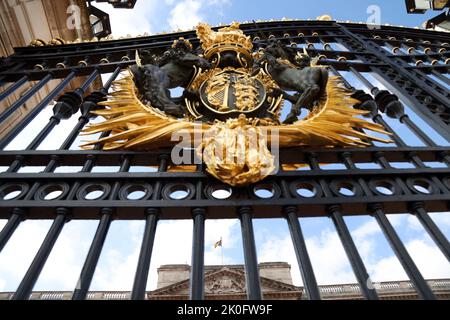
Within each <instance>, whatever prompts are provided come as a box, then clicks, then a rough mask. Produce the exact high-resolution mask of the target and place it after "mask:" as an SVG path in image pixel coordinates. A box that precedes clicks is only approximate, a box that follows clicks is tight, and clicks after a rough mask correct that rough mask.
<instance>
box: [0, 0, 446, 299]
mask: <svg viewBox="0 0 450 320" xmlns="http://www.w3.org/2000/svg"><path fill="white" fill-rule="evenodd" d="M371 5H377V6H379V8H380V10H381V11H380V13H381V23H382V24H385V23H389V24H394V25H404V26H410V27H416V26H420V25H421V24H422V22H423V21H425V20H426V19H428V18H429V17H430V16H433V15H435V14H436V13H428V14H427V15H407V14H406V11H405V7H404V1H403V0H390V1H388V0H386V1H366V0H345V1H332V0H328V1H327V0H316V1H232V0H213V1H206V0H185V1H174V0H165V1H156V0H145V1H143V0H140V1H138V2H137V4H136V7H135V9H133V10H112V9H111V7H110V6H109V5H100V4H96V6H98V7H100V8H101V9H102V10H105V11H107V12H108V13H110V16H111V22H112V30H113V35H115V36H116V37H119V36H124V35H127V34H130V35H133V36H136V35H139V34H144V33H145V32H147V33H150V34H154V33H158V32H162V31H171V30H173V29H177V28H181V29H190V28H191V27H193V26H194V25H196V24H197V23H198V22H199V21H204V22H208V23H210V24H213V25H215V24H218V23H229V22H231V21H245V20H253V19H255V20H258V19H266V20H269V19H281V18H283V17H287V18H292V19H308V18H310V19H314V18H316V17H317V16H319V15H323V14H329V15H331V16H332V17H333V18H334V19H336V20H352V21H366V20H367V18H368V17H369V15H370V13H367V8H368V7H369V6H371ZM346 76H347V80H348V81H350V82H351V83H353V84H354V85H355V86H357V87H359V85H357V83H356V82H355V79H354V78H353V77H351V76H349V75H346ZM374 83H375V84H376V85H377V86H379V87H380V88H383V84H380V83H379V82H377V81H374ZM361 88H362V89H367V88H365V87H361ZM406 107H407V110H409V108H408V106H407V105H406ZM50 116H51V106H49V107H48V108H47V109H46V110H44V111H43V112H42V113H41V114H40V115H39V116H38V118H36V120H35V121H33V122H32V123H31V124H30V125H29V127H28V128H27V131H26V132H24V133H23V134H22V135H21V136H19V137H18V138H17V139H16V140H14V141H13V143H11V145H10V146H8V149H10V150H15V149H21V148H24V147H25V146H26V144H27V141H28V139H30V137H32V133H33V132H36V130H38V129H40V128H42V127H43V126H44V124H45V123H46V121H47V119H48V118H49V117H50ZM411 117H412V118H413V120H415V121H418V123H419V124H420V126H421V127H425V128H427V127H426V125H425V124H424V123H422V122H421V120H420V118H419V117H418V116H417V115H415V114H414V113H411ZM98 120H100V119H97V120H96V121H98ZM76 121H77V117H75V116H74V117H72V119H70V120H66V121H63V122H62V123H61V125H59V126H58V127H57V128H56V129H55V132H54V134H53V135H52V138H51V139H47V140H46V141H44V143H43V144H42V145H41V146H40V147H39V149H52V148H57V147H58V145H59V144H60V143H62V141H64V135H65V134H67V132H70V129H71V128H72V127H73V126H74V125H75V123H76ZM387 121H388V122H389V124H390V125H391V126H392V127H393V128H394V129H395V130H397V131H398V132H399V134H400V135H401V136H402V137H403V138H404V139H405V141H407V143H408V144H410V145H421V142H420V141H419V139H418V138H417V137H415V136H414V135H412V134H411V132H410V131H408V129H407V128H405V126H404V125H403V124H401V123H399V122H398V121H397V120H391V119H388V120H387ZM427 130H431V128H429V127H428V128H427ZM433 138H434V139H435V140H436V142H438V143H440V144H442V145H448V142H446V141H445V140H444V139H442V138H441V137H439V135H438V134H436V133H433ZM78 143H79V140H77V142H76V143H75V144H74V145H73V147H72V148H73V149H77V148H78V147H77V145H78ZM433 165H436V164H433ZM330 168H332V167H330V166H328V167H327V168H325V169H330ZM333 168H337V167H333ZM114 169H115V168H96V170H114ZM36 170H42V168H29V167H28V168H24V169H23V170H22V171H36ZM64 170H69V169H68V168H65V169H64ZM72 170H79V168H72ZM138 170H148V169H146V168H133V171H138ZM431 217H432V218H433V219H434V221H435V222H436V223H437V224H438V225H439V226H440V227H441V228H442V230H443V232H444V233H445V235H446V236H447V237H450V217H449V214H448V213H432V214H431ZM345 219H346V222H347V223H348V225H349V228H350V229H351V232H352V235H353V237H354V240H355V242H356V245H357V247H358V249H359V250H360V252H361V255H362V257H363V260H364V261H365V262H366V264H367V268H368V270H369V273H370V275H371V278H372V279H373V280H374V281H386V280H399V279H406V278H407V277H406V274H405V273H404V271H403V270H402V268H401V265H400V264H399V262H398V261H397V259H396V258H395V256H394V254H393V252H392V250H391V249H390V247H389V245H388V244H387V242H386V240H385V239H384V237H383V236H382V233H381V231H380V229H379V228H378V226H377V224H376V222H375V221H374V220H373V219H372V218H370V217H348V218H345ZM389 219H390V220H391V222H392V223H393V225H394V226H395V228H396V229H397V231H398V232H399V234H400V236H401V237H402V239H403V240H404V241H405V243H406V245H407V248H408V250H409V252H410V253H411V255H412V256H413V258H414V259H415V261H416V263H417V264H418V266H419V269H420V270H421V271H422V272H423V274H424V276H425V277H426V278H442V277H450V267H449V264H448V262H447V261H446V260H445V258H444V257H443V255H442V254H441V253H440V252H439V250H437V249H436V247H435V245H434V244H433V243H432V241H431V239H430V238H429V237H428V235H427V234H426V233H425V232H424V230H423V228H422V227H421V226H420V224H419V223H418V221H417V220H416V219H415V217H413V216H410V215H390V216H389ZM4 223H5V221H1V220H0V226H2V225H3V224H4ZM50 224H51V221H43V222H33V221H25V222H24V223H22V225H21V226H20V227H19V229H18V230H17V232H16V233H15V234H14V236H13V238H12V240H11V241H10V243H9V244H8V245H7V246H6V248H5V250H4V251H3V252H2V253H1V254H0V291H7V290H11V291H13V290H15V289H16V288H17V285H18V283H19V281H20V279H21V277H22V276H23V275H24V273H25V272H26V269H27V268H28V266H29V264H30V262H31V259H32V257H33V256H34V254H35V252H36V251H37V249H38V247H39V245H40V243H41V242H42V240H43V237H44V236H45V233H46V232H47V230H48V228H49V226H50ZM96 225H97V223H96V222H95V221H90V222H86V221H71V222H70V223H68V224H67V225H66V226H65V228H64V229H63V232H62V234H61V236H60V238H59V240H58V242H57V244H56V246H55V249H54V251H53V252H52V254H51V256H50V257H49V260H48V263H47V264H46V266H45V268H44V270H43V273H42V275H41V277H40V279H39V281H38V283H37V285H36V287H35V289H36V290H72V289H73V288H74V287H75V284H76V281H77V277H78V275H79V272H80V270H81V266H82V264H81V263H82V261H83V260H84V258H85V255H86V253H87V250H88V248H89V244H90V241H91V240H92V237H93V235H94V232H95V229H96ZM301 225H302V227H303V229H304V234H305V238H306V242H307V247H308V250H309V252H310V255H311V259H312V262H313V265H314V267H315V270H316V276H317V279H318V282H319V284H330V283H348V282H355V279H354V276H353V275H352V272H351V268H350V266H349V263H348V261H347V257H346V255H345V253H344V251H343V249H342V246H341V244H340V241H339V238H338V237H337V234H336V232H335V230H334V227H333V224H332V222H331V220H330V219H329V218H326V217H324V218H304V219H301ZM143 226H144V223H143V221H134V222H119V221H115V222H113V224H112V226H111V229H110V232H109V234H108V237H107V239H106V243H105V247H104V250H103V252H102V255H101V258H100V263H99V266H98V268H97V271H96V274H95V276H94V281H93V284H92V287H91V289H94V290H101V289H104V290H130V288H131V284H132V276H133V274H134V271H135V266H136V262H137V257H138V253H139V246H140V241H141V237H142V231H143ZM254 228H255V237H256V243H257V250H258V259H259V261H260V262H263V261H286V262H289V263H290V264H291V265H292V275H293V278H294V284H297V285H300V284H301V279H300V275H299V272H298V266H297V263H296V260H295V254H294V252H293V247H292V243H291V241H290V237H289V231H288V228H287V225H286V222H285V221H284V220H281V219H271V220H267V219H262V220H255V221H254ZM191 237H192V222H191V221H170V222H166V221H164V222H161V223H160V224H159V226H158V231H157V236H156V243H155V250H154V256H153V259H152V265H151V271H150V277H149V282H148V288H149V289H153V288H154V287H155V285H156V268H157V267H158V266H159V265H161V264H168V263H190V253H191ZM220 237H222V238H223V253H224V262H225V263H226V264H236V263H243V254H242V246H241V233H240V226H239V222H238V221H237V220H225V221H217V220H210V221H207V223H206V247H205V250H206V254H205V261H206V263H207V264H220V263H221V262H222V260H221V248H217V249H214V248H213V245H214V243H215V242H216V241H217V240H218V239H219V238H220ZM25 243H26V245H25Z"/></svg>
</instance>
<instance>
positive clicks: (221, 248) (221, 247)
mask: <svg viewBox="0 0 450 320" xmlns="http://www.w3.org/2000/svg"><path fill="white" fill-rule="evenodd" d="M220 243H221V246H220V251H221V252H222V266H223V242H222V237H220Z"/></svg>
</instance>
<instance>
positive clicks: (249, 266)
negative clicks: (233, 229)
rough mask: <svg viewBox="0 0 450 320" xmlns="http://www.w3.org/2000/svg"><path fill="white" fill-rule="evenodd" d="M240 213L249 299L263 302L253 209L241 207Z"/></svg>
mask: <svg viewBox="0 0 450 320" xmlns="http://www.w3.org/2000/svg"><path fill="white" fill-rule="evenodd" d="M238 213H239V220H240V221H241V232H242V244H243V247H244V261H245V282H246V285H247V298H248V299H249V300H261V299H262V294H261V285H260V283H259V271H258V259H257V256H256V247H255V235H254V233H253V224H252V217H251V209H250V207H240V208H239V209H238Z"/></svg>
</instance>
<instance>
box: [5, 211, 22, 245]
mask: <svg viewBox="0 0 450 320" xmlns="http://www.w3.org/2000/svg"><path fill="white" fill-rule="evenodd" d="M24 215H25V211H24V210H23V209H20V208H14V209H13V210H12V213H11V216H10V217H9V219H8V222H7V223H6V224H5V226H4V227H3V229H2V231H0V252H1V251H2V250H3V248H4V247H5V245H6V243H7V242H8V240H9V238H11V236H12V234H13V233H14V231H15V230H16V229H17V227H18V226H19V224H20V222H21V221H22V219H23V216H24Z"/></svg>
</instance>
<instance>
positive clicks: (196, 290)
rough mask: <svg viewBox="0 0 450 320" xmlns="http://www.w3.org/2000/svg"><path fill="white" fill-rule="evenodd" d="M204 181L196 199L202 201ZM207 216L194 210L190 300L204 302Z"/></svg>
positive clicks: (198, 183)
mask: <svg viewBox="0 0 450 320" xmlns="http://www.w3.org/2000/svg"><path fill="white" fill-rule="evenodd" d="M197 170H198V171H200V172H201V171H202V170H203V166H202V165H198V166H197ZM202 193H203V181H202V180H200V179H199V181H197V185H196V190H195V198H196V199H197V200H201V199H202ZM205 215H206V209H205V208H201V207H197V208H194V209H192V217H193V224H194V225H193V228H194V230H193V234H192V262H191V279H190V288H189V298H190V299H191V300H203V299H204V295H205V263H204V262H205V261H204V259H205Z"/></svg>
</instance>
